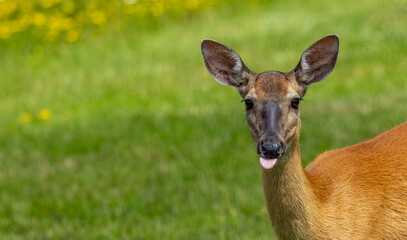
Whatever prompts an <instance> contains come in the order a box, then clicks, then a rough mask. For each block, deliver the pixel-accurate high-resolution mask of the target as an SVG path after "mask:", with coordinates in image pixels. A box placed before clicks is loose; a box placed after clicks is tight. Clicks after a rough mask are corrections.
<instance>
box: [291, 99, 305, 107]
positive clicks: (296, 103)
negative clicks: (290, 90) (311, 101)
mask: <svg viewBox="0 0 407 240" xmlns="http://www.w3.org/2000/svg"><path fill="white" fill-rule="evenodd" d="M301 100H302V98H294V99H293V100H291V107H292V108H294V109H298V107H299V106H300V102H301Z"/></svg>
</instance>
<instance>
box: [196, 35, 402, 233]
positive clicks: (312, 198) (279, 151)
mask: <svg viewBox="0 0 407 240" xmlns="http://www.w3.org/2000/svg"><path fill="white" fill-rule="evenodd" d="M338 49H339V39H338V37H337V36H336V35H330V36H327V37H324V38H322V39H321V40H319V41H317V42H316V43H314V44H313V45H311V46H310V47H309V48H308V49H307V50H306V51H305V52H304V53H303V54H302V56H301V59H300V62H299V63H298V65H297V66H296V67H295V68H294V70H293V71H291V72H289V73H281V72H276V71H270V72H264V73H260V74H257V73H254V72H252V71H250V70H249V69H248V68H247V67H246V65H245V64H244V63H243V61H242V60H241V58H240V57H239V55H238V54H237V53H236V52H234V51H233V50H232V49H230V48H228V47H226V46H224V45H222V44H220V43H218V42H215V41H212V40H204V41H203V42H202V54H203V56H204V60H205V64H206V67H207V69H208V71H209V73H210V74H211V75H212V77H213V78H215V80H217V81H218V82H220V83H221V84H223V85H228V86H233V87H235V88H236V89H237V90H238V92H239V93H240V95H241V96H242V98H243V101H244V102H245V104H246V118H247V122H248V126H249V131H250V134H251V137H252V139H253V141H254V143H255V144H256V145H257V152H258V154H259V156H260V164H261V166H262V176H263V188H264V193H265V199H266V205H267V209H268V213H269V217H270V220H271V224H272V226H273V228H274V231H275V233H276V235H277V237H278V238H279V239H407V143H406V142H407V123H404V124H402V125H399V126H397V127H395V128H393V129H391V130H389V131H387V132H385V133H383V134H381V135H379V136H377V137H375V138H373V139H370V140H367V141H365V142H362V143H359V144H356V145H353V146H350V147H345V148H343V149H339V150H333V151H328V152H325V153H323V154H321V155H320V156H318V157H317V158H316V159H315V160H314V161H313V162H311V163H310V164H309V165H308V166H307V167H306V168H305V169H304V168H303V167H302V162H301V155H300V146H299V134H300V128H301V120H300V112H299V105H300V101H301V100H302V97H303V96H304V95H305V93H306V92H307V90H308V87H309V86H310V85H311V84H313V83H316V82H319V81H322V80H323V79H325V78H326V77H327V76H328V75H329V73H330V72H331V71H332V70H333V68H334V66H335V64H336V59H337V55H338Z"/></svg>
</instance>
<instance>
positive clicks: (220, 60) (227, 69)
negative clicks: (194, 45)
mask: <svg viewBox="0 0 407 240" xmlns="http://www.w3.org/2000/svg"><path fill="white" fill-rule="evenodd" d="M201 50H202V55H203V58H204V61H205V66H206V69H208V72H209V73H210V74H211V76H212V77H213V78H214V79H215V80H216V81H217V82H219V83H220V84H223V85H226V86H233V87H236V88H238V89H239V88H240V87H243V86H245V85H246V84H247V82H248V79H249V75H250V74H252V72H251V71H250V70H249V69H248V68H247V67H246V65H245V64H244V63H243V61H242V59H241V58H240V57H239V55H238V54H237V53H236V52H235V51H233V50H232V49H230V48H229V47H227V46H225V45H223V44H221V43H219V42H216V41H213V40H209V39H204V40H203V41H202V43H201Z"/></svg>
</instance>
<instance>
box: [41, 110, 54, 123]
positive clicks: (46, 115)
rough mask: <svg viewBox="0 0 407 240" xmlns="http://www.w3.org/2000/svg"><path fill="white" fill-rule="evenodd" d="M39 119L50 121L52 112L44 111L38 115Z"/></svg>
mask: <svg viewBox="0 0 407 240" xmlns="http://www.w3.org/2000/svg"><path fill="white" fill-rule="evenodd" d="M38 117H39V118H40V119H41V120H44V121H45V120H48V119H50V118H51V111H50V110H49V109H42V110H41V111H40V114H38Z"/></svg>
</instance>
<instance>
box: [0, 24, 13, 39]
mask: <svg viewBox="0 0 407 240" xmlns="http://www.w3.org/2000/svg"><path fill="white" fill-rule="evenodd" d="M12 34H13V32H12V31H11V28H10V25H7V24H4V25H0V38H3V39H7V38H9V37H10V36H11V35H12Z"/></svg>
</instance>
